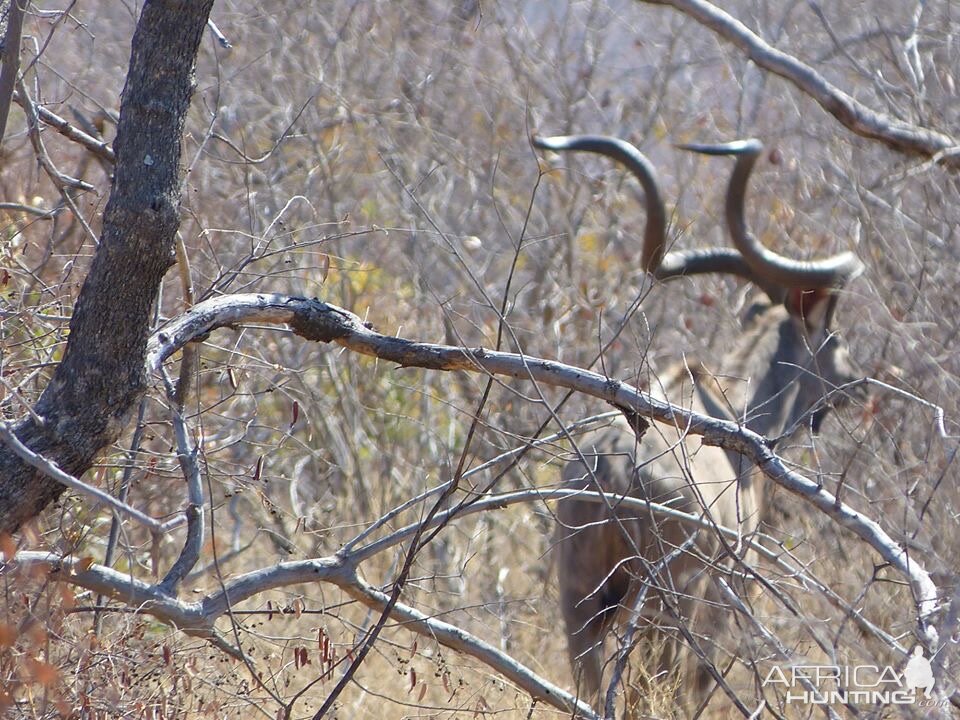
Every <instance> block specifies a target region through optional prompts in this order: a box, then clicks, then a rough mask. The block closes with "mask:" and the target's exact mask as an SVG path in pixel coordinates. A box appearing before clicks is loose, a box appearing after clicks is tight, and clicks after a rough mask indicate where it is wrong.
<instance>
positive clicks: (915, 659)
mask: <svg viewBox="0 0 960 720" xmlns="http://www.w3.org/2000/svg"><path fill="white" fill-rule="evenodd" d="M903 680H904V682H905V683H906V686H907V689H908V690H919V689H921V688H922V689H923V694H924V696H926V697H927V698H929V697H931V692H930V691H931V690H933V668H932V667H931V666H930V661H929V660H928V659H927V658H925V657H924V656H923V648H922V647H920V646H919V645H917V647H915V648H914V649H913V655H911V656H910V659H909V660H907V666H906V667H905V668H904V669H903Z"/></svg>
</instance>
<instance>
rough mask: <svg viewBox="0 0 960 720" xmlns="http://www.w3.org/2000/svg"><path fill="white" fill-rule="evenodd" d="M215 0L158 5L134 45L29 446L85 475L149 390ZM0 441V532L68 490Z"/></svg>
mask: <svg viewBox="0 0 960 720" xmlns="http://www.w3.org/2000/svg"><path fill="white" fill-rule="evenodd" d="M212 5H213V0H198V1H196V2H193V1H191V0H180V1H175V0H167V1H162V0H148V2H146V3H145V5H144V7H143V12H142V13H141V15H140V20H139V22H138V23H137V29H136V32H135V34H134V37H133V44H132V49H131V54H130V69H129V72H128V74H127V82H126V87H124V90H123V98H122V101H121V104H120V120H119V123H118V127H117V137H116V140H115V141H114V150H115V152H116V157H117V163H116V167H115V171H114V178H113V186H112V189H111V193H110V200H109V202H108V203H107V207H106V210H105V211H104V219H103V234H102V236H101V238H100V244H99V247H98V248H97V250H96V253H95V255H94V258H93V263H92V265H91V268H90V272H89V274H88V275H87V278H86V280H85V282H84V284H83V288H82V289H81V291H80V297H79V299H78V301H77V305H76V307H75V308H74V313H73V318H72V320H71V322H70V336H69V339H68V342H67V348H66V351H65V352H64V356H63V361H62V362H61V363H60V365H59V366H58V367H57V369H56V371H55V372H54V375H53V379H52V380H51V381H50V384H49V385H48V386H47V388H46V389H45V390H44V392H43V394H42V395H41V397H40V400H39V402H38V403H37V406H36V411H37V413H38V414H39V415H40V417H42V418H43V421H44V422H43V425H42V426H41V425H38V424H37V423H36V422H35V421H34V420H33V419H31V418H27V419H25V420H22V421H20V422H19V423H17V425H16V426H15V427H14V432H15V434H16V435H17V437H18V438H20V441H21V442H23V443H24V444H25V445H27V447H29V448H30V449H31V450H33V451H34V452H36V453H39V454H41V455H43V456H44V457H46V458H47V459H48V460H52V461H53V462H55V463H56V464H57V465H59V466H60V467H61V468H62V469H63V470H65V471H67V472H69V473H70V474H72V475H74V476H79V475H82V474H83V473H84V472H86V471H87V470H88V469H89V468H90V466H91V465H92V463H93V462H94V460H95V459H96V457H97V455H98V454H99V453H100V452H102V451H103V450H104V449H105V448H106V447H108V446H109V445H110V444H111V443H112V442H114V441H115V440H116V439H117V438H118V437H119V436H120V434H121V432H122V431H123V429H124V427H125V426H126V425H127V423H128V422H129V420H130V418H131V415H132V413H133V411H134V409H135V408H136V405H137V403H138V401H139V400H140V398H142V397H143V394H144V391H145V388H146V376H145V372H144V352H145V348H146V342H147V337H148V334H149V331H150V321H151V315H152V309H153V306H154V302H155V300H156V297H157V292H158V290H159V288H160V281H161V280H162V278H163V276H164V274H165V273H166V271H167V269H168V268H169V267H170V266H171V265H172V264H173V260H174V238H175V235H176V231H177V227H178V225H179V222H180V217H179V213H180V167H179V166H180V144H181V138H182V135H183V126H184V120H185V117H186V114H187V110H188V108H189V106H190V98H191V95H192V93H193V71H194V66H195V63H196V56H197V50H198V47H199V44H200V39H201V37H202V36H203V31H204V28H205V27H206V22H207V16H208V15H209V13H210V8H211V6H212ZM63 489H64V488H63V486H62V485H60V484H59V483H57V482H55V481H53V480H50V479H49V478H47V477H45V476H43V475H41V474H40V473H38V472H37V471H36V470H34V469H33V468H32V467H30V466H29V465H27V464H26V463H24V462H23V461H22V460H21V459H20V458H19V457H18V456H16V455H15V454H14V453H13V451H12V449H11V448H9V447H8V446H6V445H5V444H3V442H2V441H0V532H12V531H13V530H16V529H17V528H18V527H19V526H20V525H21V524H22V523H23V522H24V521H26V520H28V519H30V518H32V517H34V516H35V515H37V514H38V513H39V512H40V511H41V510H43V508H44V507H46V506H47V505H48V504H49V503H50V502H51V501H52V500H54V499H55V498H57V497H58V496H59V495H60V494H61V493H62V492H63Z"/></svg>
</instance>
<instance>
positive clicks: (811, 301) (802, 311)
mask: <svg viewBox="0 0 960 720" xmlns="http://www.w3.org/2000/svg"><path fill="white" fill-rule="evenodd" d="M836 299H837V296H836V295H835V294H834V293H833V292H832V291H831V290H830V288H814V289H812V290H803V289H801V288H790V289H789V290H787V297H786V298H785V299H784V301H783V304H784V305H785V306H786V308H787V312H788V313H790V315H791V316H793V317H795V318H797V319H798V320H801V321H802V322H803V323H804V325H806V326H807V329H808V330H813V329H814V328H819V327H826V326H827V325H829V323H830V322H831V320H832V319H833V308H834V305H835V303H836Z"/></svg>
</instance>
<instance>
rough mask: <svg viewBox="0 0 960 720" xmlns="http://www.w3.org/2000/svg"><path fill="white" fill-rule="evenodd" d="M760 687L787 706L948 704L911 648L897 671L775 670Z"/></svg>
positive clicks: (852, 667) (857, 668) (833, 667)
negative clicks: (774, 693)
mask: <svg viewBox="0 0 960 720" xmlns="http://www.w3.org/2000/svg"><path fill="white" fill-rule="evenodd" d="M763 684H764V686H765V687H770V688H771V689H778V690H780V691H781V692H782V693H784V695H785V698H786V702H788V703H803V704H807V705H832V704H837V703H839V704H854V705H860V704H870V705H918V706H921V707H934V706H938V705H941V704H944V703H946V702H947V701H946V700H945V699H940V698H937V697H936V696H935V695H934V694H933V685H934V678H933V668H932V667H931V666H930V660H929V659H927V658H925V657H924V656H923V649H922V648H920V647H916V648H914V651H913V655H911V656H910V659H909V660H908V661H907V664H906V666H904V668H903V670H899V671H898V670H897V669H896V668H894V667H890V666H886V667H880V666H877V665H791V666H789V667H779V666H774V667H773V668H771V669H770V671H769V672H768V673H767V677H766V678H765V679H764V681H763ZM921 691H922V692H921Z"/></svg>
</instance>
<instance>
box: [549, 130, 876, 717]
mask: <svg viewBox="0 0 960 720" xmlns="http://www.w3.org/2000/svg"><path fill="white" fill-rule="evenodd" d="M534 143H535V144H536V146H537V147H540V148H544V149H549V150H556V151H566V150H583V151H588V152H593V153H599V154H601V155H606V156H608V157H610V158H613V159H614V160H616V161H618V162H619V163H621V164H623V165H624V166H626V167H627V168H628V169H629V170H630V171H631V172H632V173H633V174H634V175H635V176H636V177H637V179H638V180H639V181H640V184H641V185H642V186H643V189H644V192H645V196H646V215H647V220H646V229H645V232H644V246H643V250H642V254H641V264H642V266H643V268H644V269H646V270H647V271H648V272H650V273H651V274H652V275H653V276H655V277H656V278H658V279H666V278H672V277H675V276H681V275H694V274H697V273H712V272H717V273H733V274H736V275H738V276H741V277H743V278H745V279H747V280H749V281H751V282H752V283H753V284H754V285H755V286H757V287H758V288H760V289H761V290H763V291H764V293H766V295H767V297H768V299H769V301H770V302H769V303H768V304H762V305H760V306H755V308H754V311H753V312H751V313H750V317H749V318H748V321H749V322H748V325H747V326H745V327H744V328H743V330H742V334H741V336H740V339H739V341H738V342H737V343H736V344H735V345H734V346H733V347H732V349H731V351H730V352H729V354H727V355H726V356H725V357H722V358H716V359H712V360H710V361H709V362H704V363H702V364H700V365H699V366H695V365H693V364H692V363H687V364H686V365H685V366H681V367H679V368H678V370H676V371H674V372H673V373H668V374H667V376H666V377H661V378H660V381H659V386H658V387H654V388H653V389H652V392H653V393H654V394H655V395H658V396H659V397H660V398H662V399H665V400H669V401H672V402H674V403H677V404H680V405H682V406H684V407H688V408H690V409H693V410H696V411H698V412H700V413H704V414H707V415H713V416H720V417H725V418H727V419H736V420H738V421H740V422H742V423H743V424H744V425H745V426H746V427H748V428H750V429H751V430H754V431H756V432H758V433H761V434H763V435H764V436H766V437H768V438H776V437H778V436H780V435H781V434H783V433H784V432H787V431H789V430H791V429H793V428H796V427H801V426H804V425H806V426H808V427H810V428H812V429H813V430H816V429H817V427H818V426H819V424H820V422H821V420H822V419H823V417H824V415H825V414H826V412H827V411H828V409H829V408H830V407H831V405H835V404H836V403H837V402H838V401H842V399H843V398H842V397H841V396H842V393H834V392H831V391H834V390H836V389H837V388H838V387H839V386H841V385H843V384H844V383H847V382H849V381H852V380H854V379H855V377H856V376H855V373H854V368H853V367H852V365H851V362H850V360H849V358H848V355H847V349H846V347H845V346H844V344H843V342H842V341H841V339H840V338H839V337H838V336H837V335H836V334H834V332H833V331H832V329H831V326H832V322H833V310H834V306H835V303H836V300H837V297H838V295H837V292H836V291H837V290H839V289H840V288H842V287H843V285H844V284H845V283H846V282H848V281H849V280H850V279H851V278H853V277H855V276H856V275H858V274H859V273H860V272H861V270H862V265H861V263H860V261H859V260H858V259H857V258H856V257H855V256H854V255H853V254H851V253H843V254H841V255H836V256H834V257H830V258H826V259H823V260H819V261H814V262H803V261H797V260H791V259H788V258H785V257H782V256H780V255H778V254H776V253H774V252H772V251H771V250H769V249H767V248H765V247H763V246H762V245H761V244H760V243H759V242H758V241H757V240H756V239H754V238H753V237H752V236H751V235H750V234H749V233H748V232H747V228H746V224H745V220H744V196H745V194H746V187H747V181H748V179H749V177H750V173H751V171H752V169H753V166H754V164H755V162H756V160H757V158H758V157H759V155H760V154H761V152H762V145H761V144H760V142H759V141H757V140H747V141H741V142H734V143H728V144H724V145H695V146H683V147H685V148H686V149H690V150H695V151H698V152H701V153H707V154H714V155H721V154H723V155H734V156H736V163H735V165H734V170H733V174H732V176H731V178H730V181H729V186H728V190H727V195H726V221H727V226H728V231H729V233H730V236H731V239H732V241H733V244H734V246H735V249H731V248H710V249H701V250H688V251H685V252H670V253H665V242H666V211H665V208H664V203H663V200H662V199H661V194H660V190H659V187H658V183H657V179H656V175H655V173H654V170H653V168H652V166H651V164H650V163H649V161H648V160H647V159H646V158H645V157H644V156H643V155H642V154H641V153H640V152H639V151H638V150H637V149H636V148H635V147H633V146H632V145H630V144H629V143H626V142H624V141H622V140H618V139H615V138H606V137H594V136H573V137H554V138H535V139H534ZM580 451H581V453H582V460H580V461H574V462H571V463H569V464H568V465H567V466H566V467H565V469H564V471H563V478H564V482H565V486H566V487H568V488H574V489H581V488H582V489H588V490H595V489H597V487H598V485H599V487H600V488H602V489H603V491H604V492H605V493H607V494H608V501H609V502H608V504H607V505H604V504H597V503H594V502H590V501H586V500H583V499H577V498H576V497H571V498H568V499H565V500H563V501H561V502H560V503H559V505H558V507H557V518H558V521H559V534H558V543H557V552H558V558H557V568H558V573H559V584H560V603H561V606H562V612H563V617H564V622H565V625H566V631H567V637H568V645H569V651H570V660H571V663H572V665H573V668H574V674H575V676H576V677H577V679H578V684H579V691H580V692H581V693H582V694H583V695H584V696H585V697H587V698H588V699H590V700H591V701H596V700H598V699H599V692H600V689H601V677H602V674H603V665H604V662H605V660H606V658H605V656H604V654H603V644H604V637H605V635H607V633H608V631H609V630H610V629H611V627H612V626H613V625H614V623H615V622H616V620H617V617H618V616H619V617H621V618H623V617H624V616H625V615H626V614H627V613H625V612H621V611H622V610H625V609H629V608H630V607H631V606H632V605H634V604H635V602H636V599H637V598H638V597H639V596H638V592H639V589H640V588H641V587H644V586H645V587H646V590H645V596H644V598H643V607H642V613H641V617H640V619H639V620H638V622H639V629H640V632H641V633H643V634H646V635H647V636H648V637H650V639H651V640H654V639H655V637H654V636H656V635H658V634H659V635H660V637H659V638H657V640H658V641H659V642H652V643H651V646H656V645H660V646H662V647H663V648H664V649H663V650H662V651H661V652H660V654H659V657H658V658H657V659H652V658H648V659H647V663H646V665H647V667H646V668H645V669H646V672H647V673H648V674H649V675H653V674H659V673H661V672H664V671H669V670H679V669H680V668H681V666H682V667H683V668H686V669H689V670H692V671H691V672H685V673H681V675H680V677H679V678H678V680H679V681H680V686H679V690H678V697H677V699H678V701H680V704H681V705H687V706H691V705H693V703H696V702H699V701H700V700H701V699H702V698H703V697H704V695H705V693H706V691H707V690H708V689H709V687H710V685H711V684H712V683H711V675H710V673H709V671H708V670H707V666H706V664H705V663H703V662H696V661H695V660H693V659H690V658H691V657H692V656H691V655H688V656H687V658H688V659H686V660H684V661H682V662H681V657H682V656H681V655H680V654H678V652H677V650H678V647H679V645H678V642H677V640H676V638H677V633H676V629H677V628H678V627H680V625H681V624H684V625H685V627H686V628H688V629H689V630H690V632H691V633H692V635H691V637H693V638H694V639H695V641H696V642H697V643H698V644H699V645H700V648H701V653H700V654H702V655H703V656H704V657H705V658H707V659H708V660H711V661H712V660H715V659H718V657H719V653H718V651H717V649H716V648H715V647H714V646H713V643H711V640H712V639H713V638H715V637H716V635H717V632H718V631H719V630H720V629H721V628H723V627H724V626H725V625H726V622H725V620H726V618H727V617H728V616H729V615H730V614H731V611H730V610H729V609H728V608H725V607H724V605H723V601H722V599H721V597H720V595H719V592H718V589H717V587H716V585H715V584H714V579H712V578H711V577H710V575H709V574H708V573H707V572H706V568H707V567H708V566H710V567H712V568H714V570H713V571H712V572H716V571H718V570H720V569H722V568H724V567H725V566H726V567H729V566H730V565H731V564H732V559H731V558H730V551H729V550H730V549H732V546H734V545H736V543H733V542H730V541H721V540H720V538H719V537H718V535H717V534H716V533H713V532H709V531H706V530H702V529H701V530H695V529H693V528H691V527H690V526H689V525H688V524H687V525H685V524H682V523H681V522H679V521H677V520H669V519H660V518H658V517H656V516H655V514H653V513H651V512H646V511H638V510H635V509H630V510H625V509H622V508H621V509H617V510H614V513H613V515H611V510H610V508H615V507H616V505H617V499H618V498H619V497H622V496H623V495H625V494H630V495H634V496H637V497H640V498H645V499H648V500H650V501H653V502H656V503H661V504H665V505H669V506H670V507H673V508H675V509H678V510H683V511H685V512H688V513H692V514H694V515H698V516H701V517H707V518H709V519H710V520H711V521H712V522H714V523H716V524H718V525H722V526H726V527H729V528H735V529H736V528H739V530H740V531H741V532H742V533H744V534H749V533H751V532H753V531H754V530H755V529H756V528H757V525H758V523H759V521H760V515H761V511H762V509H763V505H764V498H763V490H762V487H763V480H762V477H761V476H760V474H759V472H758V471H756V470H755V469H754V468H753V467H752V466H751V465H750V463H749V462H748V461H746V460H744V459H743V458H741V457H740V456H739V455H738V454H736V453H733V452H727V451H724V450H722V449H720V448H716V447H709V446H706V445H702V444H701V443H700V441H699V438H697V437H688V436H687V435H686V434H685V433H684V428H683V427H667V426H664V425H660V424H656V425H653V426H651V427H650V428H649V429H648V430H647V431H646V433H645V434H644V435H643V436H642V438H641V439H640V440H639V441H638V440H637V439H636V437H635V435H634V433H633V432H632V431H631V430H630V429H629V428H628V426H627V423H626V421H621V422H619V423H618V424H617V425H614V426H613V427H611V428H609V429H607V430H605V431H602V432H601V433H600V434H599V436H596V437H595V438H594V439H592V440H589V441H581V442H580ZM613 516H615V518H614V517H613ZM692 536H695V539H694V540H693V541H692V542H691V541H690V540H689V538H691V537H692ZM685 543H686V547H687V549H686V550H685V551H683V552H681V553H677V552H676V551H675V549H677V548H680V547H681V546H683V545H684V544H685ZM725 548H727V549H726V550H725ZM671 551H674V552H671ZM670 556H675V557H672V559H671V560H670V561H669V563H667V560H668V559H670ZM658 564H659V565H661V566H662V565H666V567H665V568H663V567H661V568H660V572H659V573H656V576H655V577H651V575H650V573H651V569H654V568H657V566H658ZM671 628H672V629H671ZM691 663H695V664H696V667H695V669H692V668H690V664H691Z"/></svg>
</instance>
